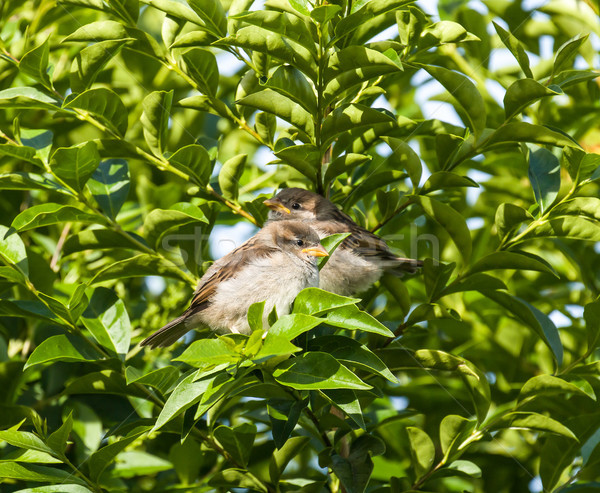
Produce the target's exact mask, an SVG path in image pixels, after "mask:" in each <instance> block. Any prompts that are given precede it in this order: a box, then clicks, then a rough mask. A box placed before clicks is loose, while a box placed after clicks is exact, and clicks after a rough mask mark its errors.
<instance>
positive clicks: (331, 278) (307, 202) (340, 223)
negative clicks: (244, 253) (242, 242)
mask: <svg viewBox="0 0 600 493" xmlns="http://www.w3.org/2000/svg"><path fill="white" fill-rule="evenodd" d="M264 204H265V205H266V206H267V207H269V209H271V210H270V211H269V221H268V222H267V224H272V223H273V222H278V221H280V220H283V219H288V220H289V219H295V220H299V221H304V222H305V224H308V225H310V226H311V227H312V228H313V229H314V230H315V231H316V232H317V233H318V234H319V237H320V238H323V237H325V236H329V235H332V234H335V233H351V235H350V236H348V238H346V239H345V240H344V241H343V242H342V244H341V245H339V247H338V248H337V249H336V250H335V252H334V253H333V255H332V256H331V258H330V259H329V261H328V262H327V264H325V266H324V267H323V268H322V269H321V273H320V275H319V287H320V288H321V289H325V290H327V291H331V292H332V293H337V294H341V295H344V296H353V295H355V294H357V293H361V292H363V291H365V290H367V289H368V288H369V287H370V286H371V285H372V284H373V283H374V282H375V281H377V280H378V279H379V278H380V277H381V276H382V274H383V272H384V271H390V272H392V273H394V274H397V275H402V274H404V273H414V272H416V271H417V269H418V268H419V267H421V265H422V264H423V262H422V261H420V260H413V259H408V258H401V257H396V256H395V255H394V254H393V253H392V252H391V251H390V249H389V247H388V246H387V244H386V243H385V241H383V239H381V238H380V237H379V236H377V235H375V234H373V233H371V232H370V231H367V230H366V229H364V228H361V227H360V226H359V225H358V224H356V223H355V222H354V221H353V220H352V219H351V218H350V216H348V215H347V214H344V213H343V212H342V211H340V210H339V209H338V208H337V207H336V206H335V205H334V204H333V203H332V202H330V201H329V200H327V199H326V198H324V197H321V196H320V195H318V194H316V193H313V192H310V191H308V190H303V189H301V188H285V189H283V190H282V191H281V192H279V193H278V194H277V195H276V196H275V197H273V198H272V199H268V200H265V201H264Z"/></svg>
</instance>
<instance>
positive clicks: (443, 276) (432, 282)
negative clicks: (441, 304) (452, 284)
mask: <svg viewBox="0 0 600 493" xmlns="http://www.w3.org/2000/svg"><path fill="white" fill-rule="evenodd" d="M455 268H456V263H455V262H451V263H449V264H443V263H441V262H434V260H433V259H425V261H424V262H423V281H424V283H425V292H426V293H427V296H428V297H429V301H434V300H437V299H438V298H439V295H440V293H441V292H442V291H443V290H444V288H445V287H446V285H447V284H448V280H449V279H450V276H451V275H452V273H453V272H454V269H455Z"/></svg>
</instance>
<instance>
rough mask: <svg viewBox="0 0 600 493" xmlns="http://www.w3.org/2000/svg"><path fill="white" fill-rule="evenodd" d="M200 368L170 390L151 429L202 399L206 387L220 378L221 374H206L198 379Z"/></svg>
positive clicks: (156, 428) (165, 422) (160, 426)
mask: <svg viewBox="0 0 600 493" xmlns="http://www.w3.org/2000/svg"><path fill="white" fill-rule="evenodd" d="M200 372H201V370H199V371H197V372H193V373H191V374H190V375H188V376H187V377H186V378H184V379H183V380H181V381H180V382H179V384H178V385H177V387H175V389H174V390H173V392H171V395H169V398H168V399H167V402H165V405H164V406H163V408H162V410H161V412H160V414H159V415H158V418H157V419H156V424H155V425H154V428H153V431H156V430H159V429H160V428H162V427H163V426H164V425H165V424H167V423H168V422H169V421H171V420H172V419H173V418H175V417H177V416H178V415H180V414H181V413H182V412H183V411H185V410H186V409H188V408H189V407H191V406H193V405H194V404H196V403H197V402H198V401H200V400H201V399H202V395H203V394H204V393H205V392H206V391H207V390H208V388H209V387H210V386H211V385H212V384H214V383H215V381H216V379H217V378H220V379H222V378H223V374H220V373H216V374H214V373H213V374H210V373H209V374H208V375H205V376H204V377H203V378H202V379H200V380H198V376H199V375H200V374H201V373H200Z"/></svg>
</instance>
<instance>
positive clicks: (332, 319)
mask: <svg viewBox="0 0 600 493" xmlns="http://www.w3.org/2000/svg"><path fill="white" fill-rule="evenodd" d="M327 323H328V324H329V325H333V326H335V327H343V328H345V329H350V330H362V331H364V332H371V333H373V334H378V335H380V336H383V337H394V333H393V332H392V331H391V330H389V329H388V328H387V327H386V326H385V325H383V324H382V323H381V322H379V321H378V320H377V319H376V318H375V317H373V316H372V315H370V314H369V313H367V312H363V311H361V310H359V308H358V307H357V306H355V305H348V306H343V307H340V308H336V309H334V310H331V311H329V312H327Z"/></svg>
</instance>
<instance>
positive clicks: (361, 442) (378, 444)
mask: <svg viewBox="0 0 600 493" xmlns="http://www.w3.org/2000/svg"><path fill="white" fill-rule="evenodd" d="M384 452H385V445H384V442H383V441H382V440H381V439H379V438H376V437H374V436H372V435H368V434H364V435H361V436H359V437H358V438H357V439H356V440H354V442H352V445H351V447H350V453H349V454H348V456H347V458H346V457H342V456H340V455H338V454H337V453H334V454H333V456H332V457H331V468H332V469H333V472H335V474H336V476H337V477H338V478H339V479H340V481H341V483H342V484H343V486H344V488H345V490H346V491H347V492H348V493H363V492H364V491H365V489H366V487H367V484H368V482H369V478H370V476H371V473H372V472H373V467H374V466H373V461H372V460H371V456H372V455H381V454H383V453H384Z"/></svg>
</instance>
